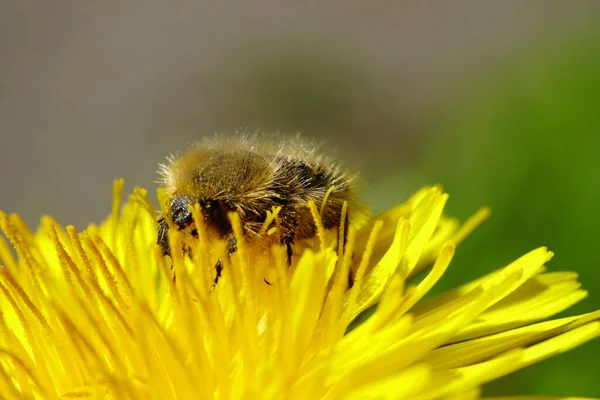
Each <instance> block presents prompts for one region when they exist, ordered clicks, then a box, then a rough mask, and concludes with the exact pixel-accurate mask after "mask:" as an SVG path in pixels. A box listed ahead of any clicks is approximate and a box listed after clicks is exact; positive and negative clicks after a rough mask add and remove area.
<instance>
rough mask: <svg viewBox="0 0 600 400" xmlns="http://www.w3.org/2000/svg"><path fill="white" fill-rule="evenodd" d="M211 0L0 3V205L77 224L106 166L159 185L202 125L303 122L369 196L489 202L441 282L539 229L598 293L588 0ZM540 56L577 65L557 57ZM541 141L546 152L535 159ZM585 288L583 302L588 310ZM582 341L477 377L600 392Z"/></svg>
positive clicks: (94, 217) (477, 267) (594, 9)
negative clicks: (487, 216)
mask: <svg viewBox="0 0 600 400" xmlns="http://www.w3.org/2000/svg"><path fill="white" fill-rule="evenodd" d="M215 3H216V2H210V3H209V2H200V1H184V0H172V1H167V0H165V1H158V0H146V1H75V0H65V1H41V0H37V1H26V0H24V1H16V0H15V1H8V0H0V193H1V195H0V208H1V209H2V210H4V211H6V212H18V213H20V214H22V215H23V216H24V218H25V220H26V221H27V222H28V223H30V224H31V225H33V226H35V225H36V224H37V222H38V220H39V217H40V216H41V215H42V214H50V215H52V216H53V217H55V218H56V219H57V220H58V221H59V222H61V223H63V224H74V225H76V226H77V227H78V228H83V227H85V226H86V224H88V223H90V222H95V223H98V222H100V221H101V220H102V219H103V218H104V217H105V216H106V215H107V214H108V212H109V211H110V195H111V192H110V191H111V184H112V181H113V179H114V178H117V177H124V178H125V180H126V184H127V188H128V190H129V189H131V188H132V187H133V186H134V185H136V186H143V187H146V188H148V189H149V191H150V193H151V196H152V198H154V187H155V185H154V180H155V179H156V173H155V171H156V168H157V164H158V162H160V161H162V160H163V159H164V157H165V156H166V155H167V154H169V153H171V152H173V151H176V150H178V149H180V148H181V147H184V146H185V145H186V144H188V143H191V142H194V141H196V140H198V139H199V138H200V137H201V136H203V135H206V134H212V133H213V132H215V131H219V132H232V131H234V130H236V129H238V128H240V127H249V128H250V129H254V128H263V129H265V130H275V129H279V130H281V131H283V132H296V131H302V132H304V133H305V134H307V135H309V136H313V137H317V138H323V139H325V140H326V141H327V142H329V143H330V144H331V147H333V148H336V149H338V155H339V158H341V159H343V160H345V161H346V162H347V163H348V164H350V165H352V166H353V167H355V168H358V169H360V170H361V171H363V175H364V181H365V182H366V183H365V197H366V198H367V201H368V202H369V204H371V205H372V206H373V208H374V209H375V210H376V211H378V210H382V209H384V208H385V207H389V206H391V205H394V204H397V203H398V202H400V201H401V200H403V199H404V198H405V196H407V195H408V194H409V193H410V192H411V191H413V190H415V189H416V188H418V187H419V186H422V185H424V184H430V183H435V182H438V181H439V182H441V183H444V184H446V185H447V187H448V189H449V191H450V193H451V195H452V202H451V204H454V206H453V207H454V208H451V211H453V212H455V213H456V214H457V215H459V216H461V217H463V218H464V217H466V216H467V215H468V214H469V213H470V212H471V211H473V210H474V209H475V208H476V207H478V206H479V205H483V204H489V205H491V206H492V207H493V208H494V210H495V211H496V212H497V214H496V217H495V219H493V221H495V222H490V224H489V225H487V227H484V228H482V229H481V233H477V234H476V235H475V237H474V239H472V240H471V241H468V242H467V243H465V244H464V245H463V246H461V248H460V249H459V254H458V255H457V260H456V263H455V264H456V265H454V264H453V269H452V270H451V272H453V273H454V277H455V278H451V279H454V280H450V281H446V282H445V283H443V284H442V285H441V287H440V288H438V290H443V289H444V288H446V287H450V286H454V285H456V284H458V283H460V281H461V279H462V280H464V279H468V278H471V277H474V276H477V275H480V274H482V273H485V272H489V271H490V270H491V269H493V268H497V267H499V266H502V265H503V264H504V263H506V262H508V261H510V260H512V259H514V258H516V257H517V256H519V255H520V254H522V253H524V252H525V251H527V250H530V249H531V248H533V247H535V246H538V245H541V244H546V245H550V246H551V247H552V249H553V250H556V251H557V253H558V254H559V255H560V254H563V257H562V258H559V263H558V264H556V265H554V268H557V269H558V268H567V269H569V268H571V269H576V270H578V271H581V272H582V280H583V281H584V283H585V286H586V287H589V288H591V289H592V293H594V285H595V289H596V293H597V292H598V291H600V284H598V283H597V282H599V281H600V274H599V273H598V270H599V269H600V268H598V267H599V264H600V257H599V256H598V255H597V254H596V252H595V251H593V248H594V246H597V244H596V242H597V240H598V237H600V236H599V235H596V234H598V233H599V232H598V226H600V217H599V216H598V212H597V209H598V208H597V207H596V208H593V207H594V205H597V204H600V195H599V194H598V190H597V189H593V188H594V187H598V186H599V185H597V184H595V185H593V184H592V185H590V184H591V183H592V182H594V178H595V177H597V172H598V170H596V169H595V168H596V167H599V166H598V164H597V162H595V161H594V160H595V158H597V157H596V155H597V154H598V153H600V143H599V142H598V141H596V142H594V143H593V144H590V143H588V144H587V145H584V146H579V147H577V148H574V147H573V152H572V153H569V152H568V151H569V150H568V149H569V148H570V147H569V146H568V144H569V143H571V142H572V137H573V136H572V132H571V130H570V127H571V126H572V124H571V123H572V122H573V121H579V122H580V125H581V126H582V127H583V128H582V129H580V130H579V131H580V132H584V133H582V135H588V136H585V137H586V138H587V137H590V136H589V135H595V136H594V137H596V136H600V130H598V129H597V128H600V123H599V122H598V118H597V114H598V112H597V111H596V112H594V111H590V112H589V113H588V114H586V117H585V118H587V119H585V118H583V117H581V115H580V114H576V112H579V111H580V110H582V109H585V110H587V109H588V108H589V107H588V106H589V105H590V104H591V103H590V101H592V100H593V101H596V100H598V99H599V98H600V96H599V95H598V93H597V92H596V91H590V90H587V91H586V96H588V95H589V96H588V97H585V96H581V95H580V93H579V92H578V93H575V92H573V91H572V88H573V87H575V86H574V85H575V84H573V83H571V81H570V80H569V79H576V78H578V77H582V78H581V79H587V80H585V81H582V82H583V83H582V87H583V88H590V87H592V88H595V89H597V88H599V87H600V86H593V85H592V83H591V80H593V79H595V78H594V77H597V75H598V74H600V72H599V71H600V69H597V68H596V67H598V66H600V62H597V61H600V57H598V58H593V60H594V61H593V62H592V63H590V62H589V60H591V59H592V58H590V57H591V56H590V57H588V56H589V55H590V54H591V53H592V52H595V51H597V50H598V47H599V46H600V45H598V43H600V42H599V41H598V40H597V39H600V35H598V32H599V31H598V29H597V26H598V25H600V1H596V0H589V1H583V0H579V1H566V0H565V1H550V0H528V1H518V0H513V1H476V0H472V1H452V2H450V1H438V2H418V1H397V2H393V1H370V2H366V1H329V2H325V1H311V2H286V3H283V2H276V1H267V0H255V1H252V2H220V3H219V4H215ZM590 32H592V33H591V34H590ZM584 42H585V43H587V44H586V46H587V47H585V49H583V47H582V46H583V45H582V44H581V43H584ZM582 49H583V50H582ZM573 54H575V56H574V57H573ZM582 55H583V56H582ZM544 57H550V58H553V59H554V58H556V57H559V58H560V59H561V60H566V61H565V63H566V64H568V63H570V62H573V60H576V62H579V64H577V65H583V66H585V68H584V69H583V70H585V71H588V72H589V73H588V74H587V75H585V74H582V73H580V71H582V70H576V71H575V72H571V70H570V69H567V70H566V71H567V72H564V71H563V70H560V71H562V72H561V74H554V73H553V72H552V71H554V70H552V69H549V67H548V65H550V64H547V63H546V62H545V61H543V60H546V58H544ZM561 57H562V58H561ZM540 60H541V61H540ZM555 64H556V63H555ZM553 65H554V64H553ZM505 71H510V72H505ZM548 71H550V72H548ZM578 71H579V72H578ZM540 72H541V73H540ZM561 83H563V86H564V87H563V89H565V91H563V92H559V91H557V90H556V87H555V86H553V85H560V84H561ZM494 84H496V86H493V85H494ZM486 85H492V86H493V90H488V89H487V86H486ZM544 85H545V86H544ZM590 85H591V86H590ZM540 87H543V88H547V90H546V89H545V90H546V91H542V92H540V91H539V90H538V89H539V88H540ZM481 88H483V89H481ZM500 89H503V90H505V91H506V92H505V93H504V94H498V93H499V92H498V91H499V90H500ZM595 89H594V90H595ZM477 90H479V92H478V93H479V97H477V95H473V94H472V92H477ZM588 92H589V93H588ZM540 93H541V94H540ZM559 93H560V94H559ZM534 95H535V96H534ZM536 96H537V97H536ZM570 96H573V98H574V99H579V100H580V102H581V104H578V103H575V102H572V104H571V106H572V107H571V108H570V110H571V111H573V113H574V114H569V115H573V118H572V119H562V120H561V121H562V122H563V123H564V124H565V125H564V126H566V129H563V127H562V125H560V124H559V125H556V124H554V125H552V126H549V125H548V126H546V125H544V124H545V123H546V122H547V121H548V118H547V116H548V115H552V117H553V118H555V117H556V118H560V116H561V115H563V114H564V112H563V111H565V106H564V105H563V104H562V103H560V102H559V103H556V104H559V105H558V106H557V107H558V108H557V109H553V110H552V111H549V114H539V115H538V117H539V118H537V117H535V118H534V117H532V118H529V117H530V116H531V115H533V114H532V112H531V110H532V108H530V106H531V104H535V105H536V107H537V108H536V110H537V109H539V107H541V105H547V104H549V101H547V100H548V99H549V98H551V99H557V101H562V99H565V98H571V97H570ZM498 99H500V100H501V101H500V100H498ZM515 99H519V101H520V103H519V102H517V100H515ZM531 99H537V100H531ZM463 100H464V101H463ZM463 103H464V104H463ZM457 104H461V105H462V108H460V109H458V108H457ZM488 104H489V106H487V105H488ZM553 104H554V103H553ZM593 104H594V105H600V102H597V101H596V102H595V103H593ZM486 106H487V108H486ZM482 109H483V112H482ZM598 109H600V108H598ZM596 110H597V109H596ZM519 112H522V113H523V114H524V115H525V116H526V117H525V118H524V117H523V116H522V115H520V114H518V113H519ZM484 115H485V116H489V118H488V119H485V118H484V117H483V116H484ZM536 115H537V114H536ZM455 116H456V118H454V117H455ZM557 116H559V117H557ZM453 118H454V119H453ZM536 118H537V119H536ZM582 118H583V119H582ZM480 120H481V121H480ZM507 120H510V121H512V122H511V124H512V125H509V124H508V123H506V124H505V121H507ZM456 121H460V122H456ZM473 121H476V122H477V123H475V122H473ZM569 121H570V122H569ZM471 122H473V123H471ZM592 122H593V123H595V124H596V125H590V124H591V123H592ZM569 124H571V125H569ZM558 126H560V127H561V128H560V130H559V129H558V128H556V127H558ZM553 127H554V128H556V129H555V131H556V132H559V133H558V135H561V136H552V135H554V134H555V131H553V129H554V128H553ZM536 130H537V131H539V132H542V133H540V136H539V137H537V138H536V139H534V136H530V135H529V132H534V131H536ZM488 132H490V133H489V135H487V133H488ZM492 132H495V133H494V134H495V135H496V136H493V135H492ZM548 132H550V133H548ZM463 133H464V134H463ZM510 134H513V136H510ZM546 134H547V135H550V136H548V137H546V136H543V135H546ZM570 135H571V136H570ZM525 136H526V137H528V138H529V139H528V140H529V141H530V142H531V144H530V146H529V147H521V144H522V142H523V138H524V137H525ZM509 137H510V138H512V139H510V140H509V139H506V138H509ZM556 137H560V138H561V139H560V140H558V139H556ZM582 137H584V136H582ZM494 138H495V139H494ZM557 140H558V141H557ZM540 143H553V145H555V147H556V149H558V150H557V152H555V153H551V154H556V155H558V156H557V157H555V158H548V159H544V160H545V162H546V164H543V163H542V161H543V160H542V161H540V160H539V159H538V158H536V157H538V155H539V154H542V153H543V154H550V153H548V152H546V151H545V150H542V149H540V147H539V146H540ZM582 148H583V149H585V150H586V152H585V155H583V156H582V155H581V149H582ZM556 149H555V150H556ZM515 150H516V151H515ZM578 152H579V153H578ZM553 157H554V156H553ZM586 157H587V158H586ZM561 160H562V161H564V165H570V164H569V163H571V161H572V160H588V161H589V163H588V164H582V166H580V167H579V166H578V167H577V170H575V169H574V170H573V172H572V174H571V175H569V176H566V175H565V176H563V177H562V178H561V175H560V173H559V174H558V175H548V174H547V173H546V172H545V171H548V170H549V169H553V168H554V169H556V170H558V169H559V167H560V171H563V170H564V168H562V167H561V166H562V165H563V164H560V163H558V161H561ZM530 161H531V162H530ZM538 161H539V163H538ZM492 162H493V165H492V164H491V163H492ZM536 168H537V169H536ZM582 171H584V172H586V173H587V174H586V175H582V174H581V172H582ZM554 172H556V171H554ZM571 176H578V177H580V179H579V180H577V179H572V178H571ZM525 178H527V179H529V180H527V179H525ZM559 179H563V180H562V181H560V182H564V183H565V185H566V186H564V185H563V186H561V185H559V184H558V183H559V182H558V181H557V180H559ZM578 182H580V184H579V183H578ZM552 187H555V188H557V189H555V190H553V191H552V190H550V189H549V188H552ZM567 188H568V190H570V192H567ZM561 196H562V197H561ZM595 196H598V197H595ZM579 198H583V199H586V200H585V201H583V202H580V203H577V200H578V199H579ZM540 199H541V200H540ZM557 199H564V202H562V203H561V202H559V200H557ZM553 201H554V203H553ZM526 206H530V207H529V208H527V207H526ZM590 207H591V208H590ZM572 210H579V211H580V213H579V214H577V215H575V214H572V213H571V214H568V213H567V211H569V212H571V211H572ZM563 211H564V212H563ZM590 211H591V212H590ZM561 212H562V213H561ZM543 223H546V225H543ZM569 224H570V225H569ZM550 232H556V234H555V235H554V236H552V234H551V233H550ZM478 238H479V239H478ZM578 238H587V239H586V240H583V241H582V240H579V239H578ZM461 252H462V253H461ZM461 257H462V258H461ZM461 268H462V269H461ZM460 271H463V272H462V273H460ZM456 277H458V278H456ZM593 296H594V295H592V297H590V299H589V300H588V302H587V303H586V304H584V305H583V306H582V308H579V309H577V310H578V311H580V312H582V311H584V310H590V309H592V308H593V307H594V306H595V307H596V308H598V305H599V304H600V301H599V300H598V299H599V297H598V296H597V295H596V297H593ZM592 352H595V353H596V355H597V354H598V353H599V352H600V346H599V345H597V344H595V343H594V344H590V345H586V346H584V347H582V348H581V349H578V350H576V351H575V352H574V353H573V354H574V355H568V356H561V357H559V358H557V359H556V360H557V361H549V362H547V363H544V364H542V365H540V366H536V367H534V368H531V369H530V370H528V371H533V372H523V373H518V374H514V375H512V376H510V377H508V378H506V379H505V380H502V381H499V383H495V384H494V385H492V386H490V387H489V388H487V389H486V390H488V391H489V393H501V394H517V393H543V394H564V395H566V394H573V395H588V396H591V395H595V396H600V388H599V387H598V385H597V382H596V380H597V378H595V376H596V375H597V366H595V364H594V363H596V362H597V359H596V358H595V357H593V355H592V354H590V353H592ZM569 357H570V358H569ZM552 363H553V364H552ZM565 365H568V368H565V367H564V366H565ZM553 374H554V375H553Z"/></svg>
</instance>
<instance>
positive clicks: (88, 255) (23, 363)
mask: <svg viewBox="0 0 600 400" xmlns="http://www.w3.org/2000/svg"><path fill="white" fill-rule="evenodd" d="M121 192H122V181H118V182H116V184H115V195H114V202H113V212H112V215H111V216H110V217H109V218H108V219H107V220H106V222H105V223H104V224H102V225H101V226H99V227H98V226H90V227H89V228H88V229H87V230H85V231H83V232H81V233H78V232H76V231H75V229H74V228H73V227H67V228H66V229H65V228H62V227H61V226H59V225H58V224H57V223H56V222H54V221H53V220H52V219H51V218H49V217H45V218H43V220H42V224H41V229H39V231H38V232H36V233H32V232H30V231H29V230H28V229H27V227H26V226H25V224H24V223H23V221H22V220H21V219H20V218H19V217H18V216H14V215H13V216H7V215H5V214H0V226H1V228H2V231H3V232H4V234H5V236H6V238H7V239H8V241H7V240H4V239H2V238H1V237H0V259H1V264H2V268H0V397H1V398H6V399H75V398H77V399H81V398H95V399H213V398H214V399H371V398H372V399H375V398H376V399H388V398H390V399H392V398H393V399H439V398H445V399H448V398H453V399H454V398H456V399H470V398H478V397H479V394H480V390H479V388H480V387H481V385H483V384H485V383H486V382H488V381H490V380H493V379H496V378H498V377H500V376H503V375H506V374H508V373H510V372H512V371H515V370H517V369H520V368H523V367H526V366H528V365H530V364H533V363H536V362H538V361H540V360H543V359H545V358H547V357H551V356H553V355H555V354H558V353H561V352H564V351H567V350H569V349H570V348H572V347H574V346H577V345H579V344H581V343H583V342H585V341H588V340H590V339H592V338H595V337H597V336H598V335H600V322H599V319H600V311H597V312H593V313H589V314H584V315H578V316H574V317H568V318H561V319H548V318H549V317H551V316H552V315H554V314H556V313H558V312H560V311H562V310H565V309H566V308H568V307H569V306H571V305H572V304H574V303H576V302H578V301H579V300H581V299H583V298H584V297H585V296H586V292H585V291H584V290H582V289H580V285H579V283H578V282H577V275H576V274H575V273H572V272H548V271H547V270H546V267H545V264H546V263H547V262H548V261H549V260H550V258H551V257H552V253H551V252H549V251H548V250H547V249H545V248H538V249H535V250H533V251H531V252H529V253H527V254H525V255H524V256H522V257H521V258H519V259H517V260H516V261H514V262H513V263H512V264H510V265H508V266H506V267H504V268H502V269H500V270H498V271H495V272H493V273H491V274H489V275H487V276H484V277H483V278H481V279H478V280H476V281H474V282H471V283H468V284H466V285H464V286H461V287H459V288H457V289H455V290H452V291H450V292H447V293H444V294H442V295H438V296H434V297H430V298H428V299H426V300H422V298H423V296H424V295H425V294H426V293H427V292H428V291H429V290H430V289H431V288H432V286H433V285H434V284H435V283H436V282H437V281H438V280H439V279H440V277H441V276H442V275H443V274H444V273H446V270H447V268H448V266H449V264H450V261H451V259H452V256H453V254H454V249H455V245H456V244H458V243H459V242H460V241H461V240H462V239H463V238H464V237H465V236H466V235H468V234H469V233H470V232H471V231H472V230H473V229H474V228H475V227H476V226H477V225H478V224H479V223H480V222H481V221H482V220H483V219H485V218H486V216H487V214H488V211H487V210H485V209H484V210H481V211H480V212H478V213H476V214H475V215H474V216H473V217H472V218H471V219H469V220H468V221H466V222H465V223H464V224H459V223H458V222H457V221H456V220H454V219H451V218H448V217H446V216H445V215H443V208H444V204H445V202H446V200H447V195H446V194H444V193H443V192H442V191H441V189H439V188H437V187H431V188H424V189H422V190H421V191H419V192H418V193H417V194H416V195H414V196H413V197H412V198H411V199H410V200H409V201H407V202H406V203H404V204H402V205H400V206H398V207H396V208H394V209H392V210H390V211H388V212H386V213H384V214H382V215H380V216H378V217H377V218H375V219H373V220H371V221H369V222H367V223H366V224H365V225H364V226H362V227H360V228H359V229H357V230H354V229H350V232H349V235H348V238H347V243H346V244H345V245H342V244H341V243H338V242H337V239H335V237H334V236H331V235H328V233H327V232H323V231H322V230H321V231H319V235H318V236H317V237H316V238H315V240H314V242H313V243H308V244H307V245H306V247H307V248H306V249H305V250H304V251H303V253H302V255H301V256H300V257H299V259H298V260H297V261H296V262H294V264H293V265H292V267H288V266H287V260H286V254H285V249H281V248H279V247H278V246H276V247H273V248H272V249H269V250H268V251H263V252H262V253H261V252H258V251H255V250H254V249H253V248H252V247H250V246H247V245H246V244H245V243H244V242H243V241H240V243H239V247H238V251H237V252H236V253H235V254H234V255H233V256H232V257H231V260H230V262H226V263H225V265H224V272H223V276H222V279H221V280H220V281H219V283H218V285H217V286H216V287H215V288H214V290H211V289H210V286H211V285H210V283H211V282H212V279H213V275H214V269H213V266H214V260H213V258H214V256H215V254H217V253H218V250H216V249H217V248H218V243H217V244H214V245H213V244H212V243H211V241H209V240H207V238H204V239H205V240H202V239H203V238H202V237H201V240H198V241H197V243H196V244H195V245H194V248H193V254H194V256H193V261H192V259H191V258H189V257H183V256H182V255H178V254H177V252H173V253H174V254H173V258H172V260H171V259H170V258H164V257H162V255H161V254H160V252H159V249H158V247H157V246H156V244H155V237H156V224H155V221H156V215H155V212H154V210H153V209H152V207H151V206H150V205H149V203H148V201H147V200H146V198H145V193H144V192H143V191H142V190H139V189H138V190H136V192H135V193H134V195H132V196H131V197H130V199H129V200H128V201H127V202H126V203H125V204H124V205H123V207H121V206H120V197H121ZM313 211H314V214H315V217H316V218H318V211H317V207H315V208H314V209H313ZM232 222H233V227H234V230H235V229H237V232H238V234H239V233H240V232H241V231H240V228H239V224H237V223H236V218H235V216H233V217H232ZM201 236H202V235H201ZM240 236H241V235H238V237H240ZM332 238H333V239H332ZM172 239H173V241H174V244H177V243H176V242H177V240H180V239H179V238H178V237H177V234H174V235H173V237H172ZM11 245H12V247H13V248H14V250H15V252H13V251H11V249H10V246H11ZM174 248H175V247H174ZM171 268H172V269H171ZM349 271H352V274H353V276H354V281H353V285H352V286H351V287H348V286H349V285H348V274H349ZM173 272H174V273H175V274H176V277H177V279H176V281H174V280H173V279H172V278H173ZM419 272H423V274H420V275H419V276H424V278H422V279H420V280H417V279H416V278H415V276H416V275H417V274H418V273H419ZM265 281H267V282H268V284H267V283H266V282H265ZM375 304H377V306H376V309H375V311H374V312H373V313H372V315H371V316H370V317H369V318H368V319H366V320H365V321H364V322H363V323H362V324H360V325H359V326H358V327H356V328H355V329H353V330H349V329H348V327H349V325H350V323H351V322H352V321H354V320H355V319H356V318H357V316H358V315H359V314H361V312H363V311H364V310H366V309H367V308H369V307H371V306H373V305H375Z"/></svg>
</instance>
